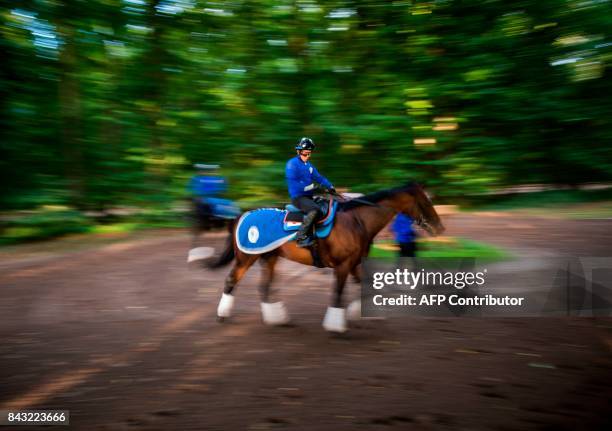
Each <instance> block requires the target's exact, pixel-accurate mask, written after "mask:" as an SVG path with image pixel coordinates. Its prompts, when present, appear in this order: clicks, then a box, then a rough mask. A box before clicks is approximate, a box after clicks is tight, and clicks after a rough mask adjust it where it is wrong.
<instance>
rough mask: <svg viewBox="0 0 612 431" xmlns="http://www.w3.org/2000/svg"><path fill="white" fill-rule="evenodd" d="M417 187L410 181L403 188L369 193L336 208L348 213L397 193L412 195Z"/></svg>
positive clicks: (417, 185) (342, 203)
mask: <svg viewBox="0 0 612 431" xmlns="http://www.w3.org/2000/svg"><path fill="white" fill-rule="evenodd" d="M419 187H420V186H419V184H417V183H416V182H414V181H410V182H408V183H406V184H404V185H403V186H399V187H393V188H390V189H385V190H379V191H377V192H374V193H370V194H368V195H365V196H360V197H358V198H357V199H356V200H355V199H351V200H349V201H346V202H340V203H339V206H338V209H339V210H340V211H348V210H351V209H353V208H358V207H362V206H365V205H368V203H371V204H376V203H378V202H380V201H382V200H383V199H387V198H390V197H393V196H395V195H396V194H398V193H405V192H408V193H410V194H412V195H414V192H415V191H416V190H417V188H419Z"/></svg>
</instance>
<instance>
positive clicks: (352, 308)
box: [346, 299, 361, 320]
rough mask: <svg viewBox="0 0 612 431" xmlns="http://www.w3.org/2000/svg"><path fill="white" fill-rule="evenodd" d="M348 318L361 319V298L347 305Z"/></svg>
mask: <svg viewBox="0 0 612 431" xmlns="http://www.w3.org/2000/svg"><path fill="white" fill-rule="evenodd" d="M346 318H347V319H348V320H359V319H361V299H356V300H354V301H353V302H351V303H350V304H349V306H348V307H346Z"/></svg>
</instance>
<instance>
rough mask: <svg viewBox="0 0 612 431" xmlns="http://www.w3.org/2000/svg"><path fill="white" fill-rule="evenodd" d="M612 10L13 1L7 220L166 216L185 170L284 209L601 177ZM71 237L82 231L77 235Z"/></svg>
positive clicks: (605, 158)
mask: <svg viewBox="0 0 612 431" xmlns="http://www.w3.org/2000/svg"><path fill="white" fill-rule="evenodd" d="M611 14H612V8H610V7H609V2H607V1H595V0H585V1H573V0H539V1H535V0H531V1H527V0H517V1H513V2H504V1H501V0H488V1H459V0H434V1H428V2H422V1H408V0H397V1H386V0H385V1H383V0H381V1H371V0H368V1H363V0H333V1H332V0H329V1H316V0H280V1H264V2H261V1H258V2H255V1H253V0H232V1H226V0H218V1H215V2H208V1H203V0H24V1H21V2H3V3H2V4H1V5H0V50H1V52H2V59H3V65H2V71H1V74H0V113H1V114H0V121H1V127H0V173H1V175H2V178H1V181H0V187H1V190H0V208H3V209H19V208H21V209H23V208H39V207H40V206H41V205H65V206H68V207H70V208H77V209H80V210H97V211H101V210H105V209H107V208H110V207H116V206H123V205H131V206H139V207H154V208H162V209H163V208H168V207H169V206H170V205H172V203H173V202H176V201H177V200H180V199H181V198H183V197H184V195H185V183H186V181H187V179H188V177H189V176H190V175H191V173H192V172H191V164H192V163H194V162H217V163H221V164H222V166H223V169H224V173H225V174H226V175H227V176H228V177H229V179H230V183H231V185H232V187H231V191H230V195H231V197H233V198H236V199H241V200H244V201H245V202H247V203H249V202H258V201H261V200H263V199H265V198H266V197H268V199H273V200H282V199H285V197H286V192H285V186H284V163H285V161H286V160H287V159H288V158H289V157H291V155H292V146H293V145H294V143H295V142H296V141H297V139H298V138H299V137H300V136H303V135H306V136H312V137H313V138H314V139H315V141H316V143H317V145H318V149H319V150H320V151H318V152H317V153H316V154H315V157H314V160H313V162H314V163H315V164H316V165H317V167H318V168H319V170H320V171H321V172H323V173H324V174H325V175H326V176H328V177H329V178H330V179H331V181H332V182H333V183H334V184H335V185H336V186H345V187H346V186H348V187H351V188H352V189H354V190H359V191H369V190H372V189H376V188H381V187H383V186H387V185H391V184H397V183H398V182H403V181H404V179H406V178H408V177H411V178H414V179H417V180H420V181H424V182H425V183H426V184H427V185H428V186H429V188H430V189H432V190H433V191H435V192H436V194H437V195H438V196H439V197H440V198H442V199H444V198H446V199H447V200H454V199H456V198H458V197H462V196H465V195H466V194H472V193H480V192H483V191H487V190H490V189H491V188H493V187H497V186H501V185H511V184H523V183H532V182H542V183H567V184H578V183H582V182H585V181H609V180H610V179H611V178H612V155H611V154H612V152H610V151H609V149H608V147H609V142H610V141H611V138H612V131H611V128H610V118H611V114H612V109H611V103H612V101H611V99H610V98H609V94H610V82H611V80H610V69H609V64H610V59H611V58H612V54H611V47H612V43H611V42H610V39H609V28H610V24H611V23H612V19H611ZM77 225H78V223H77Z"/></svg>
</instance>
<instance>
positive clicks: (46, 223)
mask: <svg viewBox="0 0 612 431" xmlns="http://www.w3.org/2000/svg"><path fill="white" fill-rule="evenodd" d="M185 226H186V221H185V218H184V215H183V214H180V213H177V212H174V211H170V210H159V209H157V210H148V211H143V212H141V213H138V214H134V215H129V216H124V217H115V218H113V219H112V221H111V220H104V222H101V221H100V220H98V219H96V218H93V217H88V216H86V215H85V214H83V213H81V212H78V211H74V210H68V209H65V208H62V207H59V208H55V207H43V208H41V209H39V210H37V211H31V212H27V213H23V214H18V215H13V216H12V217H11V218H10V219H9V220H5V221H4V223H3V226H2V229H1V231H0V245H12V244H19V243H25V242H32V241H42V240H48V239H53V238H58V237H61V236H65V235H71V234H88V233H91V234H102V235H108V234H123V233H129V232H133V231H138V230H143V229H163V228H181V227H185Z"/></svg>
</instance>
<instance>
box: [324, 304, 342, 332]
mask: <svg viewBox="0 0 612 431" xmlns="http://www.w3.org/2000/svg"><path fill="white" fill-rule="evenodd" d="M323 328H325V330H326V331H329V332H338V333H342V332H346V330H347V327H346V310H345V309H344V308H337V307H327V312H326V313H325V318H324V319H323Z"/></svg>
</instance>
